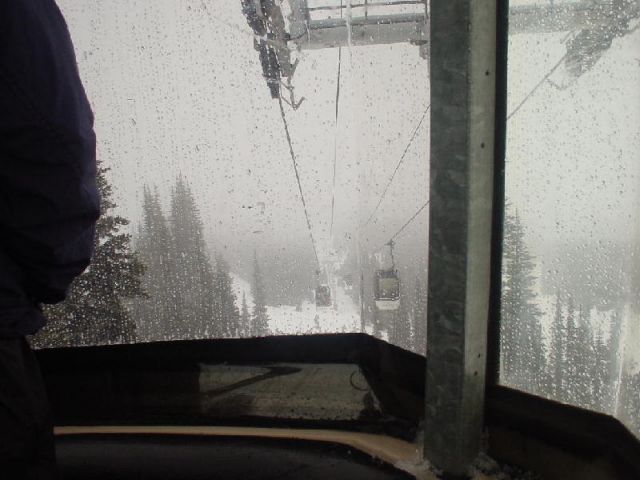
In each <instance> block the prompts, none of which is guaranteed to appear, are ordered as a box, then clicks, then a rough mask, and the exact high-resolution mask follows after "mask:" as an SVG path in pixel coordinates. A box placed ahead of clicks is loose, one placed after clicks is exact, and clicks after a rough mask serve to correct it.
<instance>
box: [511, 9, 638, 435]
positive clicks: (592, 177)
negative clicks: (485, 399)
mask: <svg viewBox="0 0 640 480" xmlns="http://www.w3.org/2000/svg"><path fill="white" fill-rule="evenodd" d="M639 22H640V11H639V4H638V2H635V1H626V0H623V1H611V2H587V1H573V2H558V1H556V2H542V1H540V2H531V1H522V2H513V3H512V5H511V8H510V22H509V23H510V29H511V30H510V36H509V61H508V75H509V85H508V112H509V113H508V121H507V155H506V162H507V164H506V165H507V166H506V197H507V205H506V215H505V224H504V256H503V275H502V279H503V297H502V302H503V309H502V331H501V337H502V338H501V344H502V348H501V382H502V383H503V384H505V385H508V386H511V387H515V388H518V389H522V390H526V391H529V392H531V393H534V394H537V395H541V396H544V397H548V398H552V399H555V400H558V401H561V402H565V403H570V404H573V405H578V406H581V407H584V408H588V409H593V410H597V411H601V412H605V413H608V414H612V415H615V416H616V417H617V418H619V419H620V420H622V421H623V422H624V423H625V424H626V425H627V426H628V427H629V428H630V429H631V430H632V431H633V432H634V433H635V434H636V435H640V304H639V301H640V295H639V292H640V217H639V216H638V212H639V211H640V158H639V156H638V152H640V89H639V88H638V86H639V85H640V57H639V53H638V52H640V29H639V28H638V25H639Z"/></svg>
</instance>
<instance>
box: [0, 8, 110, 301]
mask: <svg viewBox="0 0 640 480" xmlns="http://www.w3.org/2000/svg"><path fill="white" fill-rule="evenodd" d="M99 203H100V202H99V195H98V192H97V187H96V159H95V136H94V132H93V115H92V113H91V108H90V106H89V103H88V101H87V98H86V95H85V92H84V89H83V87H82V84H81V81H80V78H79V75H78V71H77V66H76V60H75V55H74V51H73V45H72V43H71V39H70V37H69V33H68V30H67V27H66V24H65V22H64V19H63V18H62V14H61V13H60V11H59V10H58V8H57V6H56V5H55V3H54V1H53V0H20V1H9V0H0V250H3V251H4V252H5V253H6V256H7V257H8V258H9V259H10V260H11V262H12V263H14V264H15V265H16V266H17V269H16V270H17V271H19V272H20V273H21V275H20V278H19V279H16V281H17V282H19V283H20V285H19V287H20V289H22V290H23V291H24V293H25V296H26V298H29V299H31V300H32V301H35V302H43V303H55V302H58V301H61V300H63V299H64V298H65V296H66V293H67V290H68V288H69V285H70V284H71V281H72V280H73V279H74V278H75V277H76V276H77V275H79V274H80V273H81V272H82V271H83V270H84V269H85V268H86V267H87V265H88V264H89V260H90V257H91V255H92V251H93V245H94V234H95V222H96V220H97V218H98V216H99Z"/></svg>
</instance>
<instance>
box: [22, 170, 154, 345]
mask: <svg viewBox="0 0 640 480" xmlns="http://www.w3.org/2000/svg"><path fill="white" fill-rule="evenodd" d="M108 170H109V169H108V168H105V167H102V166H101V165H99V166H98V172H97V184H98V190H99V192H100V196H101V202H100V208H101V212H102V216H101V217H100V219H99V220H98V222H97V225H96V237H95V253H94V256H93V259H92V261H91V265H90V266H89V267H88V268H87V270H86V271H85V272H84V273H83V274H82V275H80V276H79V277H78V278H76V280H75V281H74V282H73V284H72V286H71V290H70V293H69V297H68V298H67V300H66V301H64V302H62V303H60V304H57V305H51V306H46V307H45V314H46V316H47V317H48V318H49V324H48V325H47V327H45V329H44V330H43V331H42V332H41V333H40V334H39V335H38V336H36V338H35V340H34V343H35V344H36V345H38V346H64V345H80V344H84V345H96V344H105V343H128V342H134V341H135V340H136V326H135V322H134V320H133V319H132V318H131V315H130V312H129V310H128V308H127V303H128V302H129V301H130V300H131V299H133V298H136V297H141V296H143V295H144V291H143V289H142V286H141V277H142V274H143V271H144V267H143V264H142V262H141V261H140V259H139V258H138V256H137V255H136V254H135V253H134V252H133V251H132V249H131V236H130V235H129V234H128V233H123V232H122V231H121V229H122V228H123V227H126V226H127V225H128V224H129V221H128V220H127V219H125V218H124V217H121V216H119V215H116V214H115V213H114V209H115V208H116V204H115V202H114V201H113V199H112V196H113V191H112V188H111V186H110V185H109V183H108V181H107V178H106V173H107V172H108Z"/></svg>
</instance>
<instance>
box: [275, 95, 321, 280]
mask: <svg viewBox="0 0 640 480" xmlns="http://www.w3.org/2000/svg"><path fill="white" fill-rule="evenodd" d="M278 105H279V106H280V116H281V117H282V124H283V125H284V133H285V135H286V137H287V144H288V145H289V153H290V155H291V163H292V164H293V171H294V172H295V175H296V181H297V183H298V191H299V192H300V200H301V201H302V208H303V210H304V216H305V218H306V220H307V228H308V229H309V238H311V246H312V247H313V254H314V255H315V258H316V265H317V266H318V271H320V260H319V258H318V249H317V248H316V241H315V238H314V237H313V230H312V229H311V220H310V219H309V212H308V210H307V202H306V200H305V198H304V193H303V191H302V183H301V182H300V172H299V171H298V162H297V161H296V155H295V153H294V151H293V144H292V142H291V134H290V133H289V124H288V123H287V116H286V114H285V112H284V106H283V105H282V98H278Z"/></svg>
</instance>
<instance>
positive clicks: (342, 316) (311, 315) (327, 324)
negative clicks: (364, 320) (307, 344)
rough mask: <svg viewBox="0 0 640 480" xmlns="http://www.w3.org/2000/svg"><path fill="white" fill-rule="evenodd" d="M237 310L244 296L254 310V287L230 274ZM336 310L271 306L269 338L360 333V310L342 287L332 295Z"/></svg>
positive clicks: (313, 305)
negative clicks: (252, 291) (272, 336)
mask: <svg viewBox="0 0 640 480" xmlns="http://www.w3.org/2000/svg"><path fill="white" fill-rule="evenodd" d="M231 277H232V279H233V290H234V292H235V294H236V298H237V303H238V308H241V306H242V294H243V292H244V294H245V295H246V298H247V304H248V305H249V309H251V308H252V306H253V296H252V295H251V285H250V283H249V282H247V281H246V280H244V279H243V278H242V277H240V276H239V275H236V274H234V273H232V274H231ZM332 293H333V294H334V296H335V298H334V300H335V306H332V307H316V305H315V303H312V302H304V303H302V305H301V307H300V308H299V309H297V308H296V306H294V305H281V306H277V307H275V306H268V307H267V313H268V315H269V334H270V335H301V334H312V333H346V332H360V329H361V326H360V308H359V306H358V305H356V304H355V303H354V302H353V300H352V299H351V297H350V296H349V295H348V294H347V293H346V292H345V291H344V289H343V288H342V287H341V286H340V285H335V286H334V289H333V291H332Z"/></svg>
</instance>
